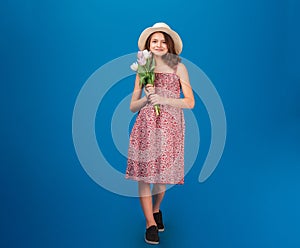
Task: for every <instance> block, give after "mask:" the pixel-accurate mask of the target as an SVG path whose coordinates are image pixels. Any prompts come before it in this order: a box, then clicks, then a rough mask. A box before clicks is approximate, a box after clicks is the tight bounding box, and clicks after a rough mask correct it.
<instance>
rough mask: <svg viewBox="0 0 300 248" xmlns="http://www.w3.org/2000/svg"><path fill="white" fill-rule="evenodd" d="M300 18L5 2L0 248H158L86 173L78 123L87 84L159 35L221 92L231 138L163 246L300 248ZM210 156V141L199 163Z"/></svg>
mask: <svg viewBox="0 0 300 248" xmlns="http://www.w3.org/2000/svg"><path fill="white" fill-rule="evenodd" d="M299 11H300V2H299V1H297V0H287V1H279V0H278V1H276V0H275V1H271V0H270V1H267V0H253V1H237V0H229V1H222V0H212V1H200V2H198V1H184V2H183V1H171V2H160V1H158V2H157V1H156V2H155V1H154V2H151V1H150V2H149V1H148V2H141V1H135V0H133V1H128V2H123V3H121V2H114V1H109V2H108V3H100V1H96V0H94V1H91V0H87V1H70V0H60V1H50V0H45V1H37V0H31V1H2V2H1V3H0V12H1V17H0V18H1V19H0V20H1V22H0V28H1V34H0V49H1V50H0V51H1V60H0V61H1V91H0V104H1V105H0V106H1V107H0V109H1V161H0V166H1V167H0V175H1V178H0V196H1V204H0V237H1V238H0V247H124V246H126V247H127V246H128V247H147V246H148V245H146V244H144V241H143V233H144V220H143V214H142V211H141V209H140V205H139V201H138V199H137V198H127V197H122V196H119V195H115V194H113V193H110V192H108V191H106V190H104V189H103V188H101V187H100V186H99V185H97V184H96V183H95V182H94V181H92V180H91V178H89V177H88V175H87V174H86V173H85V171H84V170H83V168H82V167H81V165H80V163H79V161H78V159H77V156H76V153H75V149H74V146H73V142H72V111H73V107H74V103H75V100H76V97H77V95H78V93H79V91H80V89H81V87H82V86H83V84H84V83H85V81H86V80H87V78H88V77H89V76H90V75H91V74H92V73H93V72H94V71H95V70H97V69H98V68H99V67H100V66H102V65H103V64H105V63H107V62H108V61H110V60H112V59H114V58H117V57H119V56H121V55H124V54H128V53H131V52H135V51H137V38H138V36H139V34H140V32H141V31H142V30H143V29H144V28H146V27H148V26H152V25H153V24H154V23H155V22H158V21H164V22H166V23H168V24H169V25H170V26H171V27H173V28H174V29H175V30H176V31H177V32H178V33H179V34H180V35H181V37H182V39H183V43H184V50H183V53H182V56H183V57H185V58H187V59H188V60H190V61H192V62H194V63H195V64H197V65H198V66H199V67H200V68H201V69H202V70H203V71H204V72H205V73H206V74H207V76H208V77H209V78H210V79H211V80H212V82H213V83H214V85H215V87H216V89H217V90H218V92H219V94H220V96H221V98H222V101H223V104H224V107H225V111H226V117H227V124H228V135H227V143H226V147H225V150H224V154H223V157H222V159H221V161H220V164H219V166H218V167H217V169H216V171H215V172H214V174H213V175H212V176H211V177H210V178H209V179H208V180H207V181H206V182H205V183H203V184H200V183H199V182H198V180H197V179H198V175H199V172H200V170H201V166H202V164H201V163H196V164H195V165H194V167H193V168H192V170H191V171H190V173H189V174H188V175H187V176H186V180H185V181H186V183H185V185H184V186H176V187H173V188H172V189H170V190H169V191H168V192H167V195H166V198H165V201H164V203H163V206H162V210H163V211H164V214H165V215H164V217H165V224H166V231H165V233H163V234H162V235H161V244H160V246H161V247H231V248H232V247H300V238H299V237H300V211H299V209H300V199H299V190H300V180H299V179H300V164H299V162H300V159H299V147H300V146H299V145H300V141H299V138H300V129H299V124H300V103H299V93H300V84H299V83H300V75H299V68H300V49H299V44H300V34H299V30H300V27H299V23H300V14H299ZM132 80H133V78H132ZM191 83H192V84H197V82H191ZM129 87H132V86H131V83H130V84H129ZM116 94H122V92H120V91H119V93H117V92H116ZM116 97H117V96H116ZM111 101H112V102H113V101H114V99H113V98H112V99H111ZM107 104H109V101H108V103H107ZM196 104H198V106H199V108H200V109H201V108H202V111H200V113H202V117H201V118H203V123H206V124H204V125H203V130H201V133H204V134H205V133H209V132H210V129H209V124H207V122H208V120H207V118H208V117H207V115H205V114H206V113H205V111H204V110H203V106H202V107H201V102H200V101H199V100H197V102H196ZM97 123H98V122H97ZM103 142H105V141H103ZM208 146H209V135H206V136H205V135H204V146H203V149H202V150H201V151H200V152H201V153H203V154H202V160H203V158H204V157H205V152H203V151H206V152H207V149H208ZM200 160H201V158H200ZM200 160H199V161H200ZM122 166H123V169H125V165H119V168H121V169H122Z"/></svg>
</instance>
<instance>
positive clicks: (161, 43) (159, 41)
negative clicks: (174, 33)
mask: <svg viewBox="0 0 300 248" xmlns="http://www.w3.org/2000/svg"><path fill="white" fill-rule="evenodd" d="M150 51H151V52H152V53H153V54H154V55H156V56H163V55H165V54H166V53H167V52H168V46H167V43H166V41H165V37H164V35H163V34H162V33H154V34H152V36H151V40H150Z"/></svg>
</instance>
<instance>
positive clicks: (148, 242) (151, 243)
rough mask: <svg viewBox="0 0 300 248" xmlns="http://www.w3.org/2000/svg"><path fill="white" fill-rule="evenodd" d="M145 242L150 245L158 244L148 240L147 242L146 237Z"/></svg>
mask: <svg viewBox="0 0 300 248" xmlns="http://www.w3.org/2000/svg"><path fill="white" fill-rule="evenodd" d="M145 242H146V243H147V244H150V245H158V244H159V241H150V240H147V239H146V237H145Z"/></svg>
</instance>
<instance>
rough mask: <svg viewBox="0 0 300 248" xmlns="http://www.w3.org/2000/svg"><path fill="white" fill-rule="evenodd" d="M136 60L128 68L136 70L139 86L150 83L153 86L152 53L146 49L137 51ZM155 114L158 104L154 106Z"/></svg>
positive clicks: (153, 62) (158, 110) (158, 111)
mask: <svg viewBox="0 0 300 248" xmlns="http://www.w3.org/2000/svg"><path fill="white" fill-rule="evenodd" d="M137 58H138V59H137V62H135V63H133V64H132V65H131V66H130V68H131V69H132V70H134V71H136V72H137V73H138V75H139V77H140V86H146V85H147V84H150V85H152V86H154V79H155V73H154V69H155V60H154V58H153V56H152V53H151V52H150V51H148V50H144V51H139V52H138V54H137ZM154 109H155V113H156V115H159V113H160V108H159V105H155V106H154Z"/></svg>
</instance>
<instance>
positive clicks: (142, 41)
mask: <svg viewBox="0 0 300 248" xmlns="http://www.w3.org/2000/svg"><path fill="white" fill-rule="evenodd" d="M155 32H165V33H166V34H168V35H170V36H171V38H172V40H173V41H174V47H175V51H176V53H177V55H179V54H180V53H181V51H182V41H181V38H180V36H179V35H178V34H177V33H176V32H175V31H174V30H172V29H171V28H170V27H169V26H168V25H167V24H166V23H163V22H158V23H155V24H154V25H153V26H152V27H149V28H146V29H145V30H144V31H143V32H142V33H141V35H140V38H139V40H138V47H139V49H140V50H144V49H145V45H146V41H147V39H148V37H149V36H150V35H151V34H153V33H155Z"/></svg>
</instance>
